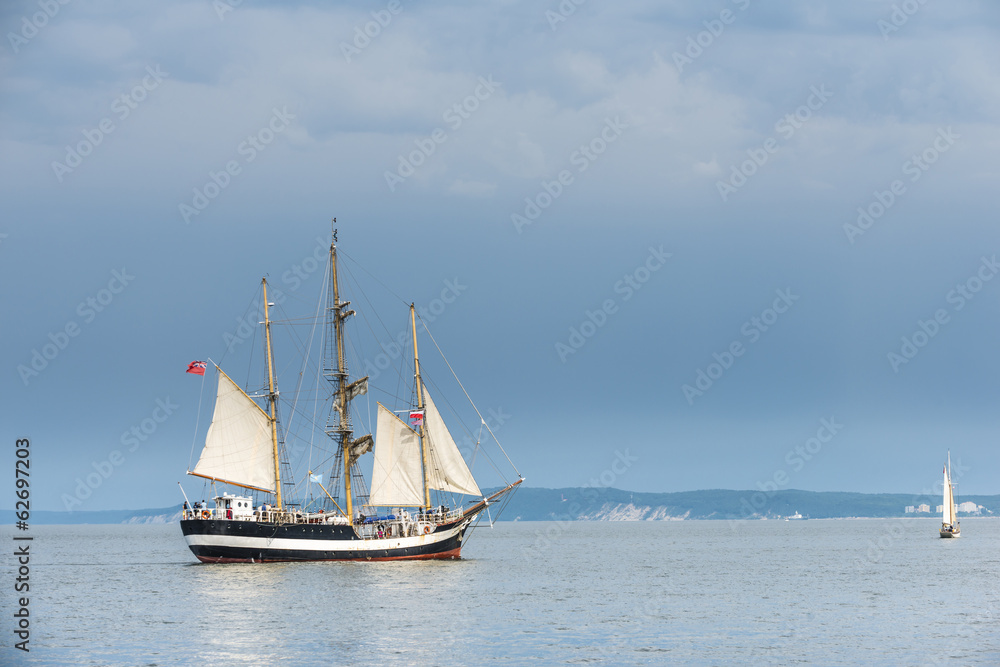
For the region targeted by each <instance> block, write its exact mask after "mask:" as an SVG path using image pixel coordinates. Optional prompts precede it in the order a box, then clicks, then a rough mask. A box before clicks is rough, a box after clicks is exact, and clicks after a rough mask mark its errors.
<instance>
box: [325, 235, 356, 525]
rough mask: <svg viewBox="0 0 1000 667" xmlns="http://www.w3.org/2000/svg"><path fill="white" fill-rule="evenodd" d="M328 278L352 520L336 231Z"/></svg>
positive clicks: (348, 496) (341, 305)
mask: <svg viewBox="0 0 1000 667" xmlns="http://www.w3.org/2000/svg"><path fill="white" fill-rule="evenodd" d="M330 277H331V278H330V279H331V280H332V281H333V310H334V312H333V328H334V334H335V337H336V340H337V412H339V413H340V424H339V428H338V429H337V430H338V432H339V433H340V445H341V447H342V449H343V455H344V494H345V496H346V498H347V518H348V519H350V521H351V523H353V522H354V508H353V504H354V503H353V498H352V497H351V495H352V494H351V452H350V446H351V427H350V424H349V423H348V419H347V416H348V412H347V368H346V367H345V366H346V364H345V361H344V317H346V315H344V314H342V313H341V309H342V308H343V307H344V306H347V305H348V303H347V302H345V303H341V302H340V285H339V283H338V281H337V232H336V230H334V232H333V240H332V241H331V242H330Z"/></svg>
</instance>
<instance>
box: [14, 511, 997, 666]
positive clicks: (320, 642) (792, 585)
mask: <svg viewBox="0 0 1000 667" xmlns="http://www.w3.org/2000/svg"><path fill="white" fill-rule="evenodd" d="M962 524H963V536H962V537H961V538H960V539H957V540H943V539H940V538H939V537H938V534H937V529H938V527H939V525H940V522H939V521H937V520H933V519H894V520H825V521H815V520H813V521H788V522H785V521H743V522H727V521H677V522H614V523H611V522H565V523H561V522H549V523H541V522H524V523H520V522H502V523H497V524H496V526H495V527H494V528H493V529H490V528H489V527H488V526H486V527H483V528H479V529H477V530H476V531H475V532H474V533H473V534H472V536H471V539H469V540H468V542H467V544H466V545H465V547H464V549H463V558H462V559H461V560H456V561H420V562H385V563H367V562H366V563H274V564H256V565H253V564H246V565H243V564H236V565H204V564H200V563H198V562H197V561H196V560H195V558H194V557H193V556H192V554H191V553H190V551H189V550H188V549H187V546H186V544H185V543H184V540H183V538H182V536H181V534H180V528H179V526H177V525H166V526H164V525H160V526H121V525H118V526H38V527H32V528H31V531H30V534H31V535H32V536H33V537H34V540H33V541H32V542H31V575H30V586H31V590H30V613H31V630H30V632H31V636H30V643H29V647H30V649H31V650H30V652H29V653H24V652H22V651H19V650H17V649H15V648H14V646H13V645H14V642H15V641H17V640H16V638H15V637H14V634H13V630H14V627H13V625H14V624H13V610H14V604H15V600H16V597H17V596H16V595H15V593H14V592H13V584H14V578H15V577H16V572H15V568H14V565H12V561H13V559H12V558H11V557H10V556H8V557H6V558H4V559H3V574H2V576H3V582H2V587H0V588H2V590H4V591H5V592H4V593H3V596H2V600H3V618H4V622H3V624H2V636H0V664H3V665H18V664H73V665H202V664H204V665H272V664H279V663H284V664H294V665H310V664H316V665H326V664H345V665H382V664H413V665H481V664H490V663H504V664H506V663H507V662H512V663H513V664H615V665H618V664H622V665H627V664H652V665H660V664H692V665H721V664H733V663H743V664H753V665H762V664H774V665H788V664H793V663H805V664H820V665H833V664H838V665H843V664H867V665H872V664H875V665H934V664H956V665H997V664H1000V578H998V575H1000V520H996V519H978V520H977V519H965V520H963V522H962ZM12 537H13V535H12V529H11V528H10V527H6V528H5V529H4V532H3V533H2V535H0V539H4V540H6V542H7V544H8V549H9V551H10V552H11V553H13V548H12V547H10V545H12V544H14V542H13V540H12V539H11V538H12Z"/></svg>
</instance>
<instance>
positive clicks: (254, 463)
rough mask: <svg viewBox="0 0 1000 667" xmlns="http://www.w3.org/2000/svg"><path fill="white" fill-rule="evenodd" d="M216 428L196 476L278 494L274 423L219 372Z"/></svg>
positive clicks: (210, 429) (207, 441)
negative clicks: (272, 434)
mask: <svg viewBox="0 0 1000 667" xmlns="http://www.w3.org/2000/svg"><path fill="white" fill-rule="evenodd" d="M218 375H219V388H218V392H217V394H216V398H215V413H214V414H213V415H212V425H211V426H209V427H208V435H207V436H206V437H205V449H203V450H202V452H201V458H199V459H198V465H196V466H195V467H194V470H192V471H191V474H192V475H198V476H199V477H207V478H208V479H212V480H218V481H223V482H229V483H232V484H236V485H239V486H244V487H247V488H251V489H258V490H261V491H267V492H269V493H274V489H275V486H276V484H275V481H274V454H273V451H272V444H271V420H270V418H269V417H268V416H267V414H266V413H265V412H264V411H263V410H261V409H260V406H258V405H257V404H256V403H254V402H253V399H251V398H250V397H249V396H247V395H246V393H244V391H243V390H242V389H240V388H239V386H237V385H236V383H234V382H233V381H232V380H230V379H229V376H228V375H226V374H225V373H223V372H222V369H219V373H218Z"/></svg>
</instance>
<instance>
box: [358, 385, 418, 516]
mask: <svg viewBox="0 0 1000 667" xmlns="http://www.w3.org/2000/svg"><path fill="white" fill-rule="evenodd" d="M374 458H375V463H374V466H373V468H372V492H371V498H370V499H369V504H371V505H402V506H413V505H423V504H424V493H423V489H424V480H423V473H422V471H421V454H420V437H419V436H418V435H417V434H416V432H415V431H414V430H413V429H411V428H410V427H409V426H407V425H406V424H405V423H404V422H403V421H402V420H400V419H399V417H397V416H396V415H394V414H393V413H392V412H390V411H389V410H388V409H387V408H386V407H385V406H384V405H382V404H381V403H379V404H378V430H377V431H376V432H375V457H374Z"/></svg>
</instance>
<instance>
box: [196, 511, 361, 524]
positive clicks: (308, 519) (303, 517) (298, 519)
mask: <svg viewBox="0 0 1000 667" xmlns="http://www.w3.org/2000/svg"><path fill="white" fill-rule="evenodd" d="M229 511H231V510H226V509H224V508H221V507H199V508H197V509H186V510H182V511H181V518H182V519H203V520H206V521H210V520H213V519H229V520H232V521H256V522H260V523H322V524H342V525H345V526H346V525H347V523H348V521H347V519H346V518H345V517H342V516H340V515H339V514H325V513H322V512H318V513H315V514H309V513H302V512H287V511H280V512H279V511H277V510H259V509H257V510H254V511H253V513H252V514H244V515H239V514H232V515H230V514H228V512H229Z"/></svg>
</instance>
